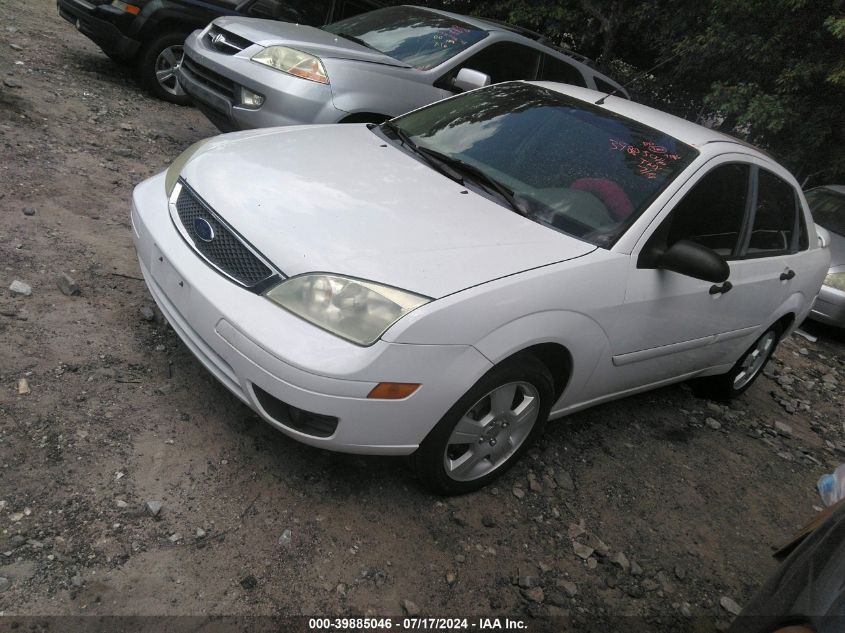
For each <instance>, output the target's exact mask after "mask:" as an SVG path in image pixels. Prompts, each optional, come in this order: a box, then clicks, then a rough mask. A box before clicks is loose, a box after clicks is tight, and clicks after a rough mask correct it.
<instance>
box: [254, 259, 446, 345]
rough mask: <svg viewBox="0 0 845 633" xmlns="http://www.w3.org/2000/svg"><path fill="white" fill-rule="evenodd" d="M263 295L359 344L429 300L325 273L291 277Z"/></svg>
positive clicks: (380, 333)
mask: <svg viewBox="0 0 845 633" xmlns="http://www.w3.org/2000/svg"><path fill="white" fill-rule="evenodd" d="M264 296H265V297H267V298H268V299H270V300H271V301H273V302H275V303H277V304H279V305H280V306H282V307H283V308H285V309H286V310H290V311H291V312H293V313H294V314H296V315H297V316H300V317H302V318H303V319H305V320H306V321H310V322H311V323H313V324H314V325H316V326H318V327H321V328H323V329H324V330H328V331H329V332H332V333H334V334H337V335H338V336H341V337H343V338H345V339H348V340H350V341H352V342H353V343H358V344H359V345H370V344H371V343H375V342H376V341H377V340H378V338H379V337H380V336H381V335H382V334H383V333H384V331H385V330H386V329H387V328H389V327H390V326H391V325H393V324H394V323H396V321H398V320H399V319H400V318H402V317H403V316H404V315H406V314H408V312H410V311H411V310H413V309H414V308H418V307H419V306H421V305H423V304H426V303H428V302H429V301H430V299H429V298H428V297H422V296H420V295H415V294H412V293H410V292H406V291H404V290H399V289H398V288H391V287H390V286H383V285H381V284H377V283H373V282H372V281H363V280H361V279H351V278H349V277H340V276H338V275H324V274H307V275H301V276H299V277H293V278H291V279H288V280H287V281H283V282H282V283H280V284H279V285H278V286H276V287H274V288H271V289H270V290H268V291H267V292H266V293H265V295H264Z"/></svg>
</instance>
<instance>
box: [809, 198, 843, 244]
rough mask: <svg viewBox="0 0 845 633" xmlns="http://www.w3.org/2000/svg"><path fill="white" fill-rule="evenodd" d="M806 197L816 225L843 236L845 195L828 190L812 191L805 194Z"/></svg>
mask: <svg viewBox="0 0 845 633" xmlns="http://www.w3.org/2000/svg"><path fill="white" fill-rule="evenodd" d="M806 196H807V203H808V204H809V205H810V211H812V212H813V220H815V222H816V224H819V225H821V226H823V227H824V228H826V229H827V230H828V231H832V232H833V233H836V234H838V235H842V236H845V194H841V193H836V192H835V191H831V190H830V189H813V190H812V191H808V192H806Z"/></svg>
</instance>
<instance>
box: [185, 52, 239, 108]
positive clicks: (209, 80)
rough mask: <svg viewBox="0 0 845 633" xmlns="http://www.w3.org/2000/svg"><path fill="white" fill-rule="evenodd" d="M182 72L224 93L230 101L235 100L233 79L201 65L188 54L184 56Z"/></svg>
mask: <svg viewBox="0 0 845 633" xmlns="http://www.w3.org/2000/svg"><path fill="white" fill-rule="evenodd" d="M182 72H184V73H186V74H187V75H188V77H189V78H190V79H193V80H194V81H196V82H198V83H201V84H202V85H204V86H206V87H207V88H211V89H212V90H214V91H215V92H217V93H219V94H222V95H224V96H225V97H226V98H227V99H229V101H234V99H235V83H234V82H233V81H232V80H231V79H226V78H225V77H224V76H223V75H221V74H219V73H216V72H214V71H213V70H209V69H208V68H206V67H205V66H201V65H200V64H198V63H197V62H195V61H194V60H193V59H191V58H190V57H188V55H187V54H186V55H185V56H184V57H183V58H182Z"/></svg>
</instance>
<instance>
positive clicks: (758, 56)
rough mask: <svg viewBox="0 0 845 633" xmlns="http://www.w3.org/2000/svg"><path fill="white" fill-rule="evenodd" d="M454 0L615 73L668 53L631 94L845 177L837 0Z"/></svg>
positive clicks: (844, 22) (829, 177) (639, 68)
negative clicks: (542, 36)
mask: <svg viewBox="0 0 845 633" xmlns="http://www.w3.org/2000/svg"><path fill="white" fill-rule="evenodd" d="M453 2H458V3H460V4H462V6H461V9H463V10H469V11H472V12H473V13H476V14H480V15H486V16H488V17H494V18H497V19H504V20H507V21H509V22H511V23H514V24H518V25H521V26H525V27H528V28H530V29H532V30H535V31H539V32H541V33H543V34H545V35H547V36H548V37H550V38H551V39H552V40H554V41H556V42H558V43H560V44H562V45H563V46H565V47H567V48H572V49H573V50H575V51H576V52H579V53H581V54H584V55H587V56H589V57H594V58H596V59H597V61H598V63H599V66H600V67H602V68H603V69H604V70H606V71H608V72H609V73H610V74H611V75H612V76H615V77H616V78H617V79H618V80H620V81H623V82H624V81H627V80H630V79H631V78H633V77H636V76H638V75H639V74H640V73H643V71H646V70H648V69H650V68H652V67H653V66H655V65H656V64H659V63H661V62H664V64H663V65H662V66H660V67H659V68H657V69H655V70H654V71H653V72H650V73H646V74H644V75H643V76H641V77H640V78H639V79H638V80H637V82H636V83H634V84H633V85H632V86H631V88H630V91H631V92H632V93H633V94H634V97H635V98H636V99H637V100H639V101H642V102H645V103H648V104H649V105H653V106H655V107H658V108H660V109H663V110H667V111H669V112H673V113H675V114H678V115H679V116H683V117H685V118H687V119H690V120H694V121H698V122H705V123H709V124H711V125H715V126H716V127H718V128H719V129H721V130H723V131H725V132H727V133H730V134H733V135H735V136H739V137H741V138H743V139H745V140H748V141H750V142H752V143H754V144H757V145H759V146H760V147H762V148H763V149H766V150H768V151H770V152H771V153H772V154H774V155H775V157H776V158H778V159H779V160H781V161H782V162H783V163H784V164H785V165H786V166H787V167H789V168H790V169H791V170H792V171H793V173H795V174H796V176H797V177H798V178H799V180H800V181H801V182H802V183H803V184H805V185H808V186H809V185H813V184H821V183H825V182H839V183H845V108H844V107H843V104H845V10H843V0H663V1H659V0H570V2H566V3H564V2H561V1H560V0H501V1H499V2H494V3H487V2H484V3H482V2H471V1H469V2H468V0H453ZM464 7H466V8H464ZM665 62H668V63H665Z"/></svg>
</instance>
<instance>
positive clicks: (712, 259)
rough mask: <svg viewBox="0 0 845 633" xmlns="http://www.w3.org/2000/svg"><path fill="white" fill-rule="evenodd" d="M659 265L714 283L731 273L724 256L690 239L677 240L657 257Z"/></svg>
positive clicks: (724, 278) (719, 281) (720, 281)
mask: <svg viewBox="0 0 845 633" xmlns="http://www.w3.org/2000/svg"><path fill="white" fill-rule="evenodd" d="M657 267H658V268H662V269H664V270H671V271H672V272H676V273H680V274H682V275H686V276H687V277H694V278H695V279H703V280H704V281H712V282H713V283H722V282H723V281H725V280H726V279H727V278H728V277H729V276H730V274H731V268H730V266H728V262H727V261H725V258H724V257H722V256H721V255H719V254H718V253H717V252H716V251H714V250H712V249H709V248H707V247H706V246H702V245H701V244H696V243H695V242H690V241H689V240H679V241H678V242H675V243H674V244H673V245H672V246H671V248H669V250H667V251H665V252H664V253H663V254H662V255H660V256H659V257H658V258H657Z"/></svg>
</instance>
